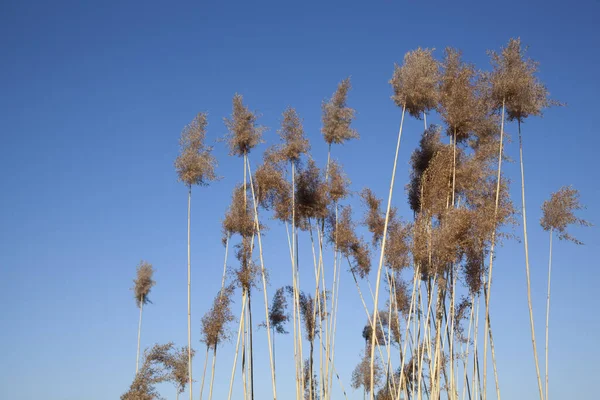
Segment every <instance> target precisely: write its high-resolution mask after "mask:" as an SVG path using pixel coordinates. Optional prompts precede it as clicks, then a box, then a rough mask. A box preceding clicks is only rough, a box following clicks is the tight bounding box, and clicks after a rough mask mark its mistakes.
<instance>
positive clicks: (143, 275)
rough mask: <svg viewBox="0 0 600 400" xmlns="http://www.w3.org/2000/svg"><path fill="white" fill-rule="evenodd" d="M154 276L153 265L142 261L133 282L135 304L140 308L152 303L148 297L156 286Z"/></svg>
mask: <svg viewBox="0 0 600 400" xmlns="http://www.w3.org/2000/svg"><path fill="white" fill-rule="evenodd" d="M153 275H154V269H153V268H152V264H150V263H148V262H146V261H143V260H142V261H140V263H139V264H138V266H137V275H136V278H135V279H134V280H133V283H134V287H133V291H134V296H135V303H136V304H137V306H138V307H141V305H142V304H148V303H149V302H150V299H148V295H149V294H150V290H152V286H154V285H156V282H155V281H154V280H153V279H152V276H153Z"/></svg>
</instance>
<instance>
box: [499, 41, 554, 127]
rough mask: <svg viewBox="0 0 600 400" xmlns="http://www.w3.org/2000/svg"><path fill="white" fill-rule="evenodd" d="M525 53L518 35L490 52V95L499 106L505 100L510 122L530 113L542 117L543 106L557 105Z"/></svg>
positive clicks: (535, 66)
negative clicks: (498, 51)
mask: <svg viewBox="0 0 600 400" xmlns="http://www.w3.org/2000/svg"><path fill="white" fill-rule="evenodd" d="M526 53H527V48H522V46H521V39H520V38H516V39H510V40H509V42H508V45H507V46H506V47H504V48H502V50H501V52H500V54H498V53H496V52H494V51H490V52H489V54H490V59H491V63H492V67H493V72H492V73H491V75H490V81H491V84H492V91H491V97H492V100H493V101H494V103H495V104H496V106H497V107H498V108H500V107H501V106H502V104H503V102H505V103H506V111H507V114H508V119H509V121H512V120H517V121H519V122H523V120H524V119H525V118H527V117H528V116H530V115H533V116H541V115H542V110H543V109H544V108H547V107H549V106H551V105H559V103H557V102H556V101H553V100H550V98H549V93H548V90H547V89H546V87H545V86H544V85H543V84H542V83H541V82H540V81H539V80H538V79H537V77H536V76H535V74H536V73H537V71H538V63H537V62H535V61H533V60H532V59H530V58H526Z"/></svg>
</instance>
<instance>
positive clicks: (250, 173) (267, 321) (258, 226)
mask: <svg viewBox="0 0 600 400" xmlns="http://www.w3.org/2000/svg"><path fill="white" fill-rule="evenodd" d="M248 172H249V175H250V189H251V190H252V204H253V208H254V224H255V226H256V232H257V235H256V236H257V238H258V253H259V258H260V271H261V277H262V284H263V294H264V303H265V321H266V325H267V341H268V344H269V362H270V365H271V383H272V386H273V400H276V399H277V384H276V380H275V360H274V357H273V352H272V351H271V349H272V348H273V346H274V344H273V345H272V340H274V338H273V339H272V338H271V322H270V320H269V299H268V296H267V278H266V273H265V262H264V258H263V248H262V238H261V233H260V223H259V221H258V207H257V204H256V195H255V194H254V182H253V179H252V170H251V169H250V162H249V161H248Z"/></svg>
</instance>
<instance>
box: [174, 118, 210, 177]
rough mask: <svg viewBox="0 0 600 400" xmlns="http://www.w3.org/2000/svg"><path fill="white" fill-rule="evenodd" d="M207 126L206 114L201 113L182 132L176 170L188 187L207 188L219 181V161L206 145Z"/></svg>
mask: <svg viewBox="0 0 600 400" xmlns="http://www.w3.org/2000/svg"><path fill="white" fill-rule="evenodd" d="M207 125H208V121H207V117H206V114H205V113H199V114H198V115H197V116H196V118H194V120H193V121H192V122H191V123H190V124H188V125H187V126H186V127H185V128H184V129H183V132H181V138H180V139H179V145H180V147H181V151H180V154H179V156H178V157H177V159H176V160H175V169H176V170H177V175H178V176H179V181H181V182H184V183H185V184H186V185H188V186H192V185H200V186H206V185H208V184H209V182H211V181H214V180H217V179H218V177H217V175H216V174H215V168H216V167H217V160H216V159H215V158H214V157H213V155H212V154H211V151H212V147H210V146H206V144H205V143H204V142H205V139H206V126H207Z"/></svg>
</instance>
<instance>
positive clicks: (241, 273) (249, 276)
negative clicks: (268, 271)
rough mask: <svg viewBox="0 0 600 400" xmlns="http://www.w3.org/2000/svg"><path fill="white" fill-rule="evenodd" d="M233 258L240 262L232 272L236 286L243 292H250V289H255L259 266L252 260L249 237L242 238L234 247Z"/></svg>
mask: <svg viewBox="0 0 600 400" xmlns="http://www.w3.org/2000/svg"><path fill="white" fill-rule="evenodd" d="M235 257H236V258H237V259H238V261H239V262H240V267H239V268H238V269H236V270H235V271H234V274H235V278H236V282H237V285H238V286H239V287H240V288H241V289H242V290H245V291H250V289H251V288H255V289H257V288H258V285H257V279H258V276H259V274H260V266H259V265H257V264H256V263H255V262H254V260H253V259H252V244H251V238H250V237H244V238H243V239H242V242H241V243H239V244H237V245H236V251H235Z"/></svg>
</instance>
